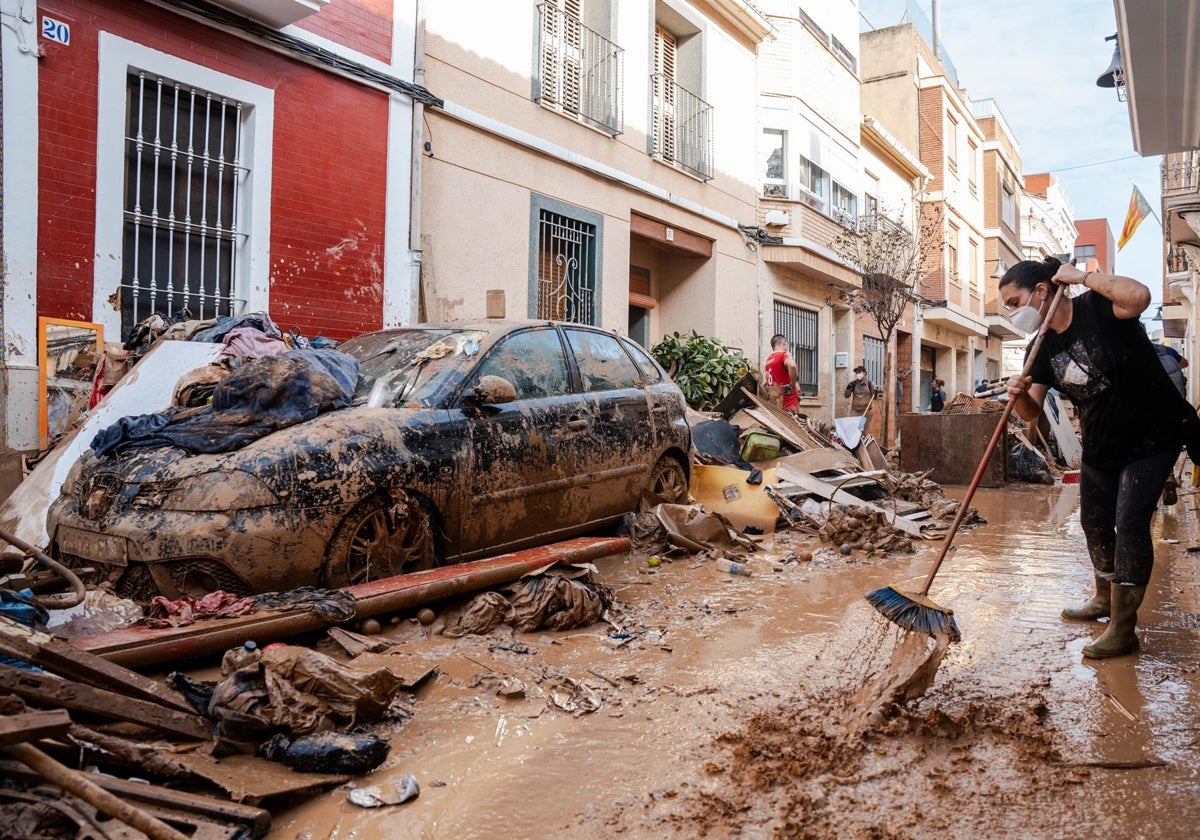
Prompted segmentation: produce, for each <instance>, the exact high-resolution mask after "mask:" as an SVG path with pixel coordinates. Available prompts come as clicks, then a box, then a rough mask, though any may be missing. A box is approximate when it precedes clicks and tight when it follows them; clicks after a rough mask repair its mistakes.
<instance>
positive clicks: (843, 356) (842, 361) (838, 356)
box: [833, 353, 850, 368]
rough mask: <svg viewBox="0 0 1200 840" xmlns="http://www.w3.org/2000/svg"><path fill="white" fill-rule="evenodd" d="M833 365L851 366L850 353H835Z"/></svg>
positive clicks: (839, 366) (836, 366)
mask: <svg viewBox="0 0 1200 840" xmlns="http://www.w3.org/2000/svg"><path fill="white" fill-rule="evenodd" d="M833 366H834V367H835V368H847V367H850V354H849V353H834V354H833Z"/></svg>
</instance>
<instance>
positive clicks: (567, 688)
mask: <svg viewBox="0 0 1200 840" xmlns="http://www.w3.org/2000/svg"><path fill="white" fill-rule="evenodd" d="M550 701H551V702H552V703H553V704H554V705H555V706H557V707H558V708H560V709H562V710H563V711H564V712H570V713H571V714H573V715H575V717H579V716H580V715H586V714H590V713H591V712H594V711H596V710H598V709H599V708H600V706H601V705H602V704H603V701H602V700H601V699H600V695H599V693H597V692H596V690H595V689H594V688H592V687H591V686H589V685H587V684H586V683H585V682H583V681H582V680H576V679H572V678H571V677H563V678H562V680H561V681H560V682H559V683H558V684H557V685H555V686H554V688H552V689H551V690H550Z"/></svg>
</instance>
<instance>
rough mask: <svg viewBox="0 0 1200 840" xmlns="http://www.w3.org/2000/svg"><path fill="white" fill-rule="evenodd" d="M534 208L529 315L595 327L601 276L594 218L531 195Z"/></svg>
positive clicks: (597, 217) (597, 235) (572, 208)
mask: <svg viewBox="0 0 1200 840" xmlns="http://www.w3.org/2000/svg"><path fill="white" fill-rule="evenodd" d="M533 205H534V206H533V211H534V212H533V219H532V234H533V253H532V257H533V267H532V271H533V276H532V286H533V289H532V294H531V295H530V297H531V307H530V308H531V309H532V312H531V313H530V315H531V316H532V317H534V318H539V319H545V320H549V321H571V322H574V323H577V324H592V325H595V324H596V323H597V321H596V312H597V308H596V304H597V299H598V297H599V277H600V264H599V257H598V248H597V240H598V239H599V238H600V227H599V216H598V214H594V213H590V212H589V211H586V210H583V209H581V208H577V207H572V206H571V205H568V204H565V203H563V202H559V201H554V200H552V199H547V198H544V197H542V196H534V197H533Z"/></svg>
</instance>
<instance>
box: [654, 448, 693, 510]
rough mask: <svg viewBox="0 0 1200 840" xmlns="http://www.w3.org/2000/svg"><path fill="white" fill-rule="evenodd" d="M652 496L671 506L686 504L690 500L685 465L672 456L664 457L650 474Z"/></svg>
mask: <svg viewBox="0 0 1200 840" xmlns="http://www.w3.org/2000/svg"><path fill="white" fill-rule="evenodd" d="M649 492H650V495H652V496H654V497H656V498H659V499H662V500H663V501H664V502H668V503H670V504H673V505H674V504H685V503H686V502H687V498H688V479H687V473H686V472H685V471H684V469H683V464H681V463H679V461H678V459H676V458H674V457H673V456H671V455H664V456H662V457H661V458H659V459H658V463H657V464H655V465H654V470H653V471H652V472H651V473H650V487H649Z"/></svg>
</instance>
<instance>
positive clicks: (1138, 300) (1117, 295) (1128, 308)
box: [1053, 263, 1150, 320]
mask: <svg viewBox="0 0 1200 840" xmlns="http://www.w3.org/2000/svg"><path fill="white" fill-rule="evenodd" d="M1053 279H1054V282H1055V283H1058V284H1060V285H1064V286H1074V285H1080V286H1083V287H1084V288H1085V289H1091V290H1092V291H1093V292H1096V293H1097V294H1099V295H1101V296H1103V297H1106V298H1108V299H1109V300H1111V301H1112V305H1113V314H1114V315H1116V316H1117V317H1118V318H1121V319H1124V320H1128V319H1130V318H1137V317H1139V316H1140V315H1141V314H1142V313H1143V312H1145V311H1146V307H1148V306H1149V305H1150V290H1149V289H1148V288H1146V286H1145V285H1143V284H1142V283H1139V282H1138V281H1137V280H1134V279H1133V278H1132V277H1124V276H1122V275H1120V274H1102V273H1100V272H1099V271H1080V270H1079V269H1078V268H1076V267H1075V266H1073V265H1071V264H1070V263H1063V264H1062V265H1061V266H1059V267H1058V271H1057V272H1055V274H1054V278H1053Z"/></svg>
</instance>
